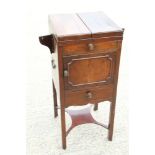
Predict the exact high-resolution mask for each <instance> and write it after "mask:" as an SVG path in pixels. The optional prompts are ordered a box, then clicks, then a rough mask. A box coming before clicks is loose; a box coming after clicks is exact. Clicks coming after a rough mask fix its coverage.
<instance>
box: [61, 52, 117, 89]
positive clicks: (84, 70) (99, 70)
mask: <svg viewBox="0 0 155 155" xmlns="http://www.w3.org/2000/svg"><path fill="white" fill-rule="evenodd" d="M64 59H65V60H64V68H65V69H64V71H65V74H64V76H65V77H64V80H65V88H67V89H69V88H73V87H74V88H79V87H85V86H88V85H89V86H93V85H101V84H107V83H110V82H111V81H112V79H113V74H114V63H115V55H114V54H113V53H109V54H102V55H95V56H90V55H89V56H83V57H78V56H77V57H76V56H74V57H73V56H72V57H68V58H64Z"/></svg>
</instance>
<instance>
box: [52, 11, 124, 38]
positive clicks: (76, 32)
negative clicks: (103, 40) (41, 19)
mask: <svg viewBox="0 0 155 155" xmlns="http://www.w3.org/2000/svg"><path fill="white" fill-rule="evenodd" d="M49 29H50V32H51V31H52V33H54V34H55V37H56V38H57V40H58V41H67V40H77V39H87V38H96V37H97V38H98V37H106V36H109V35H110V34H111V35H112V36H115V35H119V36H120V35H121V34H122V32H123V29H122V28H120V27H119V26H117V25H116V24H115V23H114V22H113V21H112V20H111V19H110V18H108V17H107V16H106V15H105V14H104V13H103V12H91V13H77V14H55V15H49Z"/></svg>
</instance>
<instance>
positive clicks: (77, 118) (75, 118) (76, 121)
mask: <svg viewBox="0 0 155 155" xmlns="http://www.w3.org/2000/svg"><path fill="white" fill-rule="evenodd" d="M92 106H93V105H89V106H88V107H86V108H84V109H80V110H70V109H66V110H65V111H66V112H67V113H68V114H69V116H70V117H71V120H72V124H71V126H70V127H69V129H68V130H67V132H66V136H67V135H68V134H69V132H70V131H71V130H72V129H73V128H74V127H76V126H78V125H81V124H86V123H94V124H97V125H100V126H102V127H104V128H106V129H109V125H108V126H107V125H104V124H102V123H99V122H97V121H96V120H95V119H94V118H93V116H92V115H91V108H92Z"/></svg>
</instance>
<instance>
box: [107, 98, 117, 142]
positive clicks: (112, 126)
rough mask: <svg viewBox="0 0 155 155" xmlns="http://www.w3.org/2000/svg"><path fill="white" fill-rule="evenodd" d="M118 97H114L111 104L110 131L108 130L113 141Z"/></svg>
mask: <svg viewBox="0 0 155 155" xmlns="http://www.w3.org/2000/svg"><path fill="white" fill-rule="evenodd" d="M115 100H116V99H113V101H112V102H111V104H110V115H109V132H108V139H109V140H110V141H112V138H113V129H114V117H115V105H116V101H115Z"/></svg>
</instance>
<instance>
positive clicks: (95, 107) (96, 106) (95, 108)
mask: <svg viewBox="0 0 155 155" xmlns="http://www.w3.org/2000/svg"><path fill="white" fill-rule="evenodd" d="M96 110H98V103H97V104H95V105H94V111H96Z"/></svg>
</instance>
